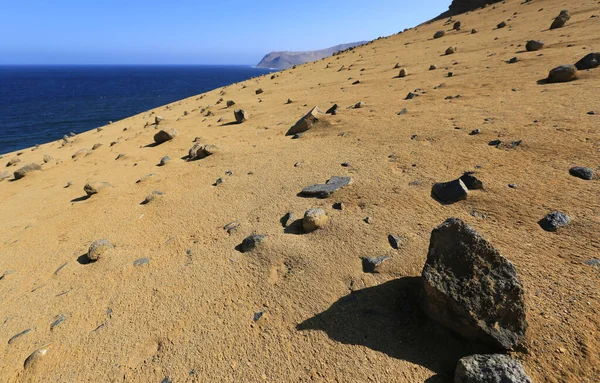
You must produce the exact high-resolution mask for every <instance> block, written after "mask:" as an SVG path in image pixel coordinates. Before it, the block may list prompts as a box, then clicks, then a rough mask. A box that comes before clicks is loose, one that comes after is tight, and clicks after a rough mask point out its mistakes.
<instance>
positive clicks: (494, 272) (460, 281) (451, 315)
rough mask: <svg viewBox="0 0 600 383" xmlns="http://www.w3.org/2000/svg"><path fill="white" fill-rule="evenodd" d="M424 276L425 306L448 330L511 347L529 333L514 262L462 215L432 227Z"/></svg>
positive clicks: (481, 340)
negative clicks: (461, 217) (463, 218)
mask: <svg viewBox="0 0 600 383" xmlns="http://www.w3.org/2000/svg"><path fill="white" fill-rule="evenodd" d="M422 277H423V282H424V294H423V300H422V307H423V310H424V311H425V312H426V313H427V314H428V315H429V316H430V317H431V318H432V319H434V320H436V321H437V322H439V323H441V324H443V325H444V326H446V327H448V328H449V329H451V330H453V331H455V332H457V333H459V334H461V335H462V336H464V337H465V338H467V339H470V340H475V341H480V342H483V343H486V344H488V345H490V346H492V347H493V348H495V349H510V348H513V347H514V346H516V345H517V344H519V342H520V341H521V339H522V338H523V336H524V335H525V330H526V329H527V321H526V320H525V302H524V298H523V296H524V293H523V286H522V285H521V281H520V280H519V277H518V275H517V271H516V269H515V267H514V266H513V264H512V263H511V262H510V261H508V260H507V259H506V258H504V257H503V256H502V255H501V254H500V253H499V252H498V250H496V249H495V248H494V247H493V246H492V245H491V244H490V243H489V242H488V241H486V240H485V239H484V238H483V237H482V236H481V235H479V234H478V233H477V232H476V231H475V230H473V229H472V228H471V227H470V226H468V225H466V224H465V223H464V222H463V221H461V220H460V219H458V218H449V219H448V220H446V221H445V222H444V223H442V224H441V225H440V226H438V227H437V228H435V229H434V230H433V231H432V232H431V239H430V242H429V253H428V254H427V261H426V262H425V266H424V267H423V272H422Z"/></svg>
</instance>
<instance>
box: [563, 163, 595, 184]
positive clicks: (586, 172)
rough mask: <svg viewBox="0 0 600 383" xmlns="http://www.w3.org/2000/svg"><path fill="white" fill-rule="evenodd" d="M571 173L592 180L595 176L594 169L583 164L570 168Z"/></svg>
mask: <svg viewBox="0 0 600 383" xmlns="http://www.w3.org/2000/svg"><path fill="white" fill-rule="evenodd" d="M569 174H570V175H572V176H573V177H577V178H581V179H582V180H587V181H589V180H591V179H593V178H594V170H593V169H591V168H586V167H583V166H575V167H572V168H571V169H569Z"/></svg>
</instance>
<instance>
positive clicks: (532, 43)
mask: <svg viewBox="0 0 600 383" xmlns="http://www.w3.org/2000/svg"><path fill="white" fill-rule="evenodd" d="M543 47H544V42H543V41H540V40H529V41H528V42H527V44H525V49H527V52H535V51H539V50H540V49H542V48H543Z"/></svg>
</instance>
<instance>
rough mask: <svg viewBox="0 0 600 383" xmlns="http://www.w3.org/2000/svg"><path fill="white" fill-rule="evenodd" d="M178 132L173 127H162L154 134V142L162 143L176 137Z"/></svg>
mask: <svg viewBox="0 0 600 383" xmlns="http://www.w3.org/2000/svg"><path fill="white" fill-rule="evenodd" d="M178 134H179V133H178V132H177V130H175V129H163V130H161V131H160V132H158V133H156V134H155V135H154V142H156V143H157V144H162V143H163V142H167V141H170V140H172V139H173V138H175V137H177V135H178Z"/></svg>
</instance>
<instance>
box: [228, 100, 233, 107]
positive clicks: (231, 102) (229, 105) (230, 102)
mask: <svg viewBox="0 0 600 383" xmlns="http://www.w3.org/2000/svg"><path fill="white" fill-rule="evenodd" d="M234 105H235V101H233V100H227V107H228V108H229V107H231V106H234Z"/></svg>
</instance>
